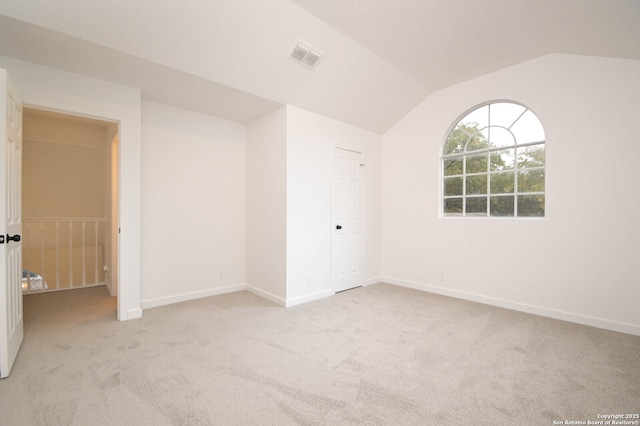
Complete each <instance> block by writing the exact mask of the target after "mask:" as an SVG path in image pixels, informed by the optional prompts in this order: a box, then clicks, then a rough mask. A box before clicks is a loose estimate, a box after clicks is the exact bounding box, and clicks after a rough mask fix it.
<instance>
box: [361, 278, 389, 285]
mask: <svg viewBox="0 0 640 426" xmlns="http://www.w3.org/2000/svg"><path fill="white" fill-rule="evenodd" d="M381 282H384V278H383V277H374V278H367V279H366V280H365V281H364V284H362V286H363V287H367V286H370V285H374V284H380V283H381Z"/></svg>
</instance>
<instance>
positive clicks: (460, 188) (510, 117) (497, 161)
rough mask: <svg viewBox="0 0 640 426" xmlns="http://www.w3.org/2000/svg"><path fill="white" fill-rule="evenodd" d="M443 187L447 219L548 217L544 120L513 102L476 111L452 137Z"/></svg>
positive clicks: (445, 152) (444, 155)
mask: <svg viewBox="0 0 640 426" xmlns="http://www.w3.org/2000/svg"><path fill="white" fill-rule="evenodd" d="M442 183H443V185H442V213H443V216H463V217H544V208H545V198H544V191H545V136H544V129H543V128H542V124H541V123H540V120H538V117H536V115H535V114H534V113H533V112H532V111H531V110H530V109H528V108H526V107H524V106H522V105H519V104H516V103H512V102H496V103H491V104H487V105H483V106H480V107H478V108H476V109H474V110H473V111H471V112H470V113H468V114H467V115H465V116H464V117H463V118H462V120H460V121H459V122H458V123H457V124H456V125H455V126H454V127H453V130H451V132H450V133H449V135H448V136H447V139H446V141H445V143H444V149H443V151H442Z"/></svg>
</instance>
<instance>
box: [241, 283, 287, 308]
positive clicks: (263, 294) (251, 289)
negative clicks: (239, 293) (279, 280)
mask: <svg viewBox="0 0 640 426" xmlns="http://www.w3.org/2000/svg"><path fill="white" fill-rule="evenodd" d="M245 290H247V291H249V292H251V293H253V294H255V295H256V296H260V297H262V298H263V299H267V300H268V301H270V302H273V303H275V304H276V305H280V306H287V302H286V300H284V299H281V298H280V297H278V296H274V295H273V294H271V293H268V292H266V291H262V290H260V289H257V288H255V287H253V286H250V285H249V284H247V285H246V286H245Z"/></svg>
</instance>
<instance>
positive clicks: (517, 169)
mask: <svg viewBox="0 0 640 426" xmlns="http://www.w3.org/2000/svg"><path fill="white" fill-rule="evenodd" d="M494 104H513V105H516V106H519V107H522V108H523V110H522V112H521V113H520V114H518V115H517V118H516V119H515V120H513V121H512V122H511V124H510V126H509V127H508V128H507V127H505V126H504V125H495V124H492V122H491V105H494ZM484 107H488V108H489V109H488V114H487V126H486V127H483V128H479V130H478V131H477V132H475V133H474V134H468V133H467V132H465V134H467V135H468V138H467V140H466V142H465V143H464V145H463V147H462V150H461V151H460V152H454V153H452V154H445V149H446V148H447V142H448V141H449V138H450V137H451V135H452V132H453V131H454V130H455V129H456V128H457V127H458V126H459V125H460V124H461V123H462V121H463V120H464V118H465V117H467V116H468V115H470V114H471V113H473V112H475V111H477V110H480V109H481V108H484ZM528 111H530V112H531V114H533V116H534V117H535V118H536V120H537V122H538V123H539V125H540V131H541V132H542V136H543V138H542V140H533V141H528V142H524V143H518V139H517V138H516V136H515V135H514V133H513V132H512V131H511V129H512V128H513V126H515V124H516V123H517V122H518V120H520V118H522V117H523V116H524V115H525V114H526V113H527V112H528ZM462 124H464V123H462ZM492 128H501V129H504V130H506V131H507V132H509V133H510V134H511V136H512V137H513V141H514V143H513V144H512V145H508V146H493V147H492V146H491V145H490V144H488V145H487V146H486V147H484V148H482V149H475V150H470V151H467V145H468V144H469V142H470V141H471V139H472V138H473V137H474V136H475V135H476V134H480V133H481V132H482V131H484V130H486V131H487V134H488V135H489V136H488V137H487V139H488V140H489V139H490V132H491V129H492ZM546 143H547V138H546V133H545V131H544V126H542V122H541V121H540V119H539V118H538V116H537V114H535V112H533V110H531V109H530V108H529V107H527V106H525V105H523V104H521V103H519V102H515V101H512V100H494V101H489V102H485V103H482V104H479V105H476V106H475V107H473V108H470V109H469V110H467V111H466V112H464V113H463V114H461V115H460V116H459V117H458V118H457V120H456V121H454V122H453V124H452V125H451V126H450V127H449V129H448V131H447V133H446V135H445V138H444V141H443V143H442V145H441V155H440V175H439V176H440V203H439V205H440V217H441V218H446V219H450V218H488V219H544V218H545V217H546V192H547V188H546V180H547V179H546V177H547V170H546V168H547V159H546ZM536 146H541V147H542V148H543V150H544V151H543V152H544V157H543V158H544V159H543V165H542V166H539V165H536V166H527V165H524V167H523V166H521V165H519V163H520V160H519V158H520V152H521V150H523V149H524V150H526V149H527V148H530V147H536ZM506 150H513V166H512V167H511V168H510V169H507V170H504V169H501V170H492V163H491V156H492V154H495V153H497V152H500V151H506ZM481 155H482V156H485V157H486V168H485V170H483V171H479V172H478V171H474V172H471V173H467V162H468V161H467V159H468V158H473V157H478V156H481ZM451 160H454V161H459V162H460V163H461V172H460V173H456V174H449V175H445V173H446V167H445V164H446V162H447V161H451ZM537 171H541V174H542V183H543V188H544V190H542V191H528V192H527V191H521V190H520V188H519V185H518V183H519V181H518V179H519V175H520V174H521V173H522V172H534V173H535V172H537ZM501 173H509V174H512V175H513V190H512V191H511V192H495V193H492V187H491V182H492V180H491V176H495V175H497V174H501ZM474 176H486V187H485V189H484V192H481V193H477V194H468V193H467V180H468V178H469V177H472V178H473V177H474ZM452 178H461V179H462V191H461V194H453V195H452V194H448V195H447V194H446V193H445V192H446V190H447V185H446V181H447V179H452ZM525 196H538V197H539V196H542V197H543V198H544V200H543V202H542V214H541V215H524V216H523V215H519V214H518V205H519V200H520V197H525ZM498 197H509V198H511V199H512V200H513V201H512V202H513V212H512V214H507V215H499V214H495V215H492V212H491V209H492V199H494V198H498ZM456 199H457V200H462V205H461V212H460V213H446V211H445V207H446V202H447V200H456ZM481 199H484V205H485V206H486V207H485V208H484V211H482V212H480V213H474V212H467V205H468V203H467V201H469V200H481ZM480 204H483V202H482V201H480Z"/></svg>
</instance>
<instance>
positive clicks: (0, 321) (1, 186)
mask: <svg viewBox="0 0 640 426" xmlns="http://www.w3.org/2000/svg"><path fill="white" fill-rule="evenodd" d="M0 136H1V137H0V232H1V233H2V234H0V378H4V377H7V376H8V375H9V372H10V371H11V367H12V366H13V362H14V361H15V359H16V356H17V355H18V350H19V349H20V345H21V344H22V338H23V335H24V330H23V315H22V243H21V241H20V238H21V235H22V211H21V210H22V188H21V182H22V102H21V101H20V98H19V97H18V96H17V93H16V91H15V89H14V88H13V86H12V85H11V82H10V81H9V76H8V74H7V72H6V71H5V70H2V69H0Z"/></svg>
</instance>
